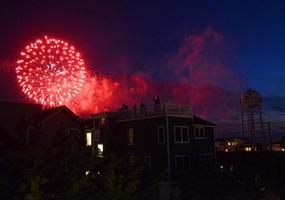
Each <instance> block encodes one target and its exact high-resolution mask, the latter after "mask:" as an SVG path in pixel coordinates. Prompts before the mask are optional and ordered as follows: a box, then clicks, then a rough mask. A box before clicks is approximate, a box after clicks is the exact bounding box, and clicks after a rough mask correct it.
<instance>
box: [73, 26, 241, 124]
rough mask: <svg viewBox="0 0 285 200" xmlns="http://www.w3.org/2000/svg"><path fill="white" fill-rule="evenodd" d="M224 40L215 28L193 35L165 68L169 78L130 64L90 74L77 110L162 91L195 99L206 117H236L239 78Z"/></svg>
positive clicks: (177, 98)
mask: <svg viewBox="0 0 285 200" xmlns="http://www.w3.org/2000/svg"><path fill="white" fill-rule="evenodd" d="M224 45H225V44H224V38H223V36H222V35H221V34H219V33H217V32H215V31H213V30H212V29H210V28H208V29H206V30H205V31H204V32H203V33H202V34H200V35H190V36H188V37H186V38H185V40H184V42H183V44H182V46H181V48H180V49H179V50H178V53H177V55H175V56H173V57H172V58H171V61H167V63H168V65H167V67H166V68H165V69H163V70H161V73H162V74H163V75H164V76H165V77H164V79H165V80H166V81H160V82H158V81H155V80H154V78H152V77H150V76H149V75H146V74H141V73H132V72H131V70H129V71H128V68H126V66H125V67H124V70H122V71H119V70H118V71H117V74H116V76H114V77H112V78H111V76H108V74H106V75H105V76H93V77H90V78H88V81H87V83H86V85H85V86H84V89H83V92H82V93H81V95H80V97H79V99H78V101H77V103H76V104H73V105H71V106H70V107H71V109H72V110H74V111H75V112H76V113H80V114H90V113H95V112H101V111H108V110H114V109H117V108H119V107H120V106H121V105H122V104H128V105H134V104H139V103H141V102H142V101H143V100H145V99H152V97H153V96H157V95H158V96H160V97H161V99H162V100H167V101H168V102H171V103H179V104H186V105H190V106H192V108H193V111H194V113H195V114H198V115H201V116H203V117H208V118H215V119H221V118H223V119H230V118H232V117H236V111H237V108H238V99H239V98H238V92H239V88H240V82H239V80H238V79H237V78H236V76H235V74H234V73H233V72H232V71H231V70H230V69H229V68H227V67H226V66H225V65H224V60H223V58H225V55H226V52H225V49H224V48H223V47H224Z"/></svg>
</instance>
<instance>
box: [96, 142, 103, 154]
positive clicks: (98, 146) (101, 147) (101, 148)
mask: <svg viewBox="0 0 285 200" xmlns="http://www.w3.org/2000/svg"><path fill="white" fill-rule="evenodd" d="M97 148H98V153H99V157H103V151H104V146H103V144H98V145H97Z"/></svg>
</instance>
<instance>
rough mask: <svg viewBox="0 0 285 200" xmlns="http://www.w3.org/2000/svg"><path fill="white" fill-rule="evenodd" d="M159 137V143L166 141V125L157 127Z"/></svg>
mask: <svg viewBox="0 0 285 200" xmlns="http://www.w3.org/2000/svg"><path fill="white" fill-rule="evenodd" d="M157 139H158V144H164V143H165V132H164V126H158V127H157Z"/></svg>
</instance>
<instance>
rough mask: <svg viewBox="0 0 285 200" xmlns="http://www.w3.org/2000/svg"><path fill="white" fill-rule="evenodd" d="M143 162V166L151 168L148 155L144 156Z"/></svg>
mask: <svg viewBox="0 0 285 200" xmlns="http://www.w3.org/2000/svg"><path fill="white" fill-rule="evenodd" d="M144 164H145V167H146V168H147V169H150V168H151V157H150V156H145V157H144Z"/></svg>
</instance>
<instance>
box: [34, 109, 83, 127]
mask: <svg viewBox="0 0 285 200" xmlns="http://www.w3.org/2000/svg"><path fill="white" fill-rule="evenodd" d="M63 110H65V111H67V112H68V113H69V114H70V115H72V116H73V117H74V118H75V119H77V120H78V121H80V118H79V117H78V116H77V115H76V114H74V113H73V112H72V111H71V110H69V109H68V108H67V107H66V106H60V107H56V108H50V109H46V110H42V111H41V112H39V113H37V114H36V115H35V116H34V119H35V121H36V122H38V123H44V122H45V121H47V120H48V119H50V118H52V117H53V116H54V115H56V114H57V113H59V112H61V111H63Z"/></svg>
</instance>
